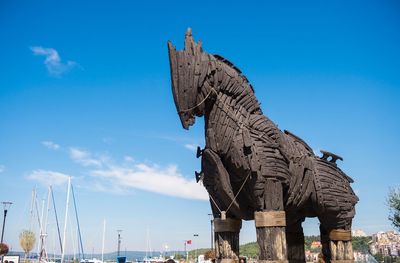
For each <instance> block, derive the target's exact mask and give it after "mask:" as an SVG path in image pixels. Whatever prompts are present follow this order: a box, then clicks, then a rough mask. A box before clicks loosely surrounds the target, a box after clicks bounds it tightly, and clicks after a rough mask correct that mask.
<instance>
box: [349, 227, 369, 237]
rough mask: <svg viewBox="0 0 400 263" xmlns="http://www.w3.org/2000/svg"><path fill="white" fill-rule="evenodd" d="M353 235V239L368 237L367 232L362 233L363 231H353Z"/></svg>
mask: <svg viewBox="0 0 400 263" xmlns="http://www.w3.org/2000/svg"><path fill="white" fill-rule="evenodd" d="M351 235H352V236H353V237H366V236H367V234H365V232H364V231H362V230H361V229H353V230H352V231H351Z"/></svg>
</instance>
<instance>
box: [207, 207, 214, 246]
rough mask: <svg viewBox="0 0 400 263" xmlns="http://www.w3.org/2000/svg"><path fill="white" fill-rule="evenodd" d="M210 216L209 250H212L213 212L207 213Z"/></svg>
mask: <svg viewBox="0 0 400 263" xmlns="http://www.w3.org/2000/svg"><path fill="white" fill-rule="evenodd" d="M208 215H209V216H210V236H211V251H212V250H213V247H214V246H213V244H214V239H213V221H214V219H213V214H208Z"/></svg>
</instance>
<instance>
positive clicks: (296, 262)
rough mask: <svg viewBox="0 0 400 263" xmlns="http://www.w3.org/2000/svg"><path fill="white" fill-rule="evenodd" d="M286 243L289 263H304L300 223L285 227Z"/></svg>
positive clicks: (302, 236) (302, 234) (302, 235)
mask: <svg viewBox="0 0 400 263" xmlns="http://www.w3.org/2000/svg"><path fill="white" fill-rule="evenodd" d="M286 243H287V255H288V260H289V263H305V262H306V260H305V253H304V233H303V228H302V226H301V221H298V222H297V223H294V224H293V225H291V226H288V227H286Z"/></svg>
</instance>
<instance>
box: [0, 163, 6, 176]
mask: <svg viewBox="0 0 400 263" xmlns="http://www.w3.org/2000/svg"><path fill="white" fill-rule="evenodd" d="M5 169H6V167H5V166H4V165H0V174H1V173H2V172H4V170H5Z"/></svg>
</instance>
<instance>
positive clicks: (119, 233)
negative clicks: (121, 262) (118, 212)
mask: <svg viewBox="0 0 400 263" xmlns="http://www.w3.org/2000/svg"><path fill="white" fill-rule="evenodd" d="M117 232H118V257H119V252H120V250H121V232H122V230H117Z"/></svg>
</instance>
